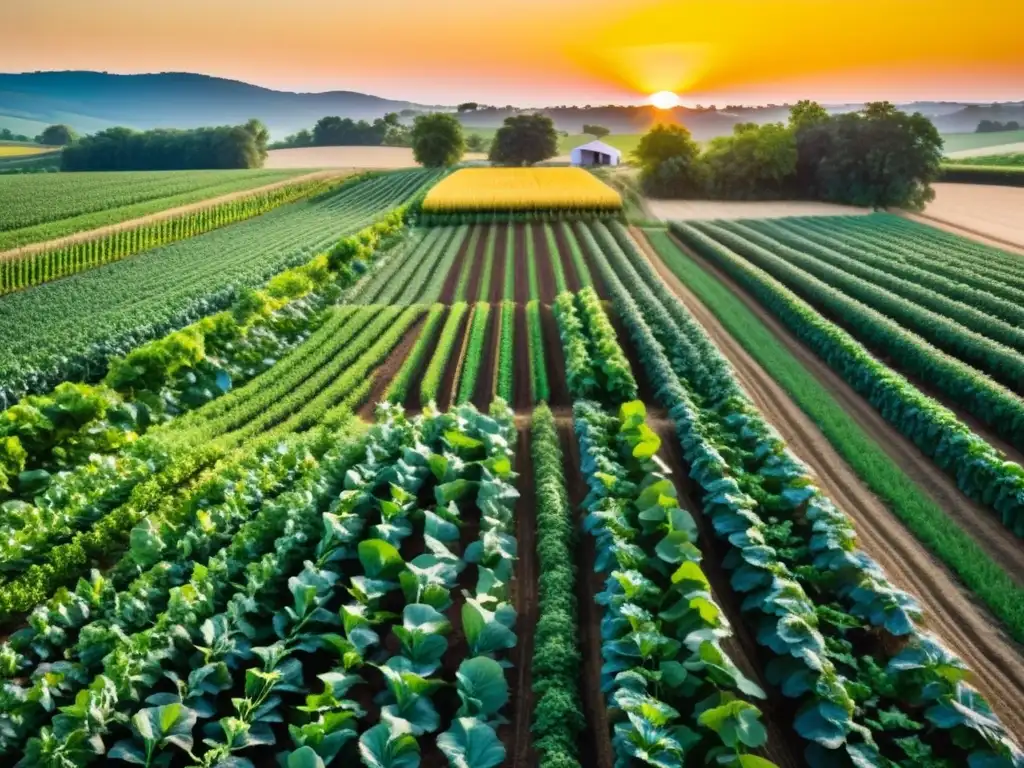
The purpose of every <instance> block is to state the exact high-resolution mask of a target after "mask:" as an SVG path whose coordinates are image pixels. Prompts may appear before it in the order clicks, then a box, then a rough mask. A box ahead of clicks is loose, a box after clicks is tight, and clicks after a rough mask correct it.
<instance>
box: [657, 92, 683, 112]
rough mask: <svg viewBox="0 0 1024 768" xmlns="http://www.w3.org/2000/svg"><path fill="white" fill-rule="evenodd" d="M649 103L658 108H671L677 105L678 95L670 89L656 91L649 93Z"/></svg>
mask: <svg viewBox="0 0 1024 768" xmlns="http://www.w3.org/2000/svg"><path fill="white" fill-rule="evenodd" d="M651 104H653V105H654V106H656V107H657V108H658V109H673V108H675V107H678V106H679V97H678V96H676V95H675V94H674V93H672V91H658V92H657V93H652V94H651Z"/></svg>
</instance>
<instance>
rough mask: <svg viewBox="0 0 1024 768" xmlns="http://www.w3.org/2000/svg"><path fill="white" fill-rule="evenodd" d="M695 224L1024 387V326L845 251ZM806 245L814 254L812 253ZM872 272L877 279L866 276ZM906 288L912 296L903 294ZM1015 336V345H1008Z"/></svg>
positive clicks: (737, 227) (738, 227) (735, 227)
mask: <svg viewBox="0 0 1024 768" xmlns="http://www.w3.org/2000/svg"><path fill="white" fill-rule="evenodd" d="M693 226H694V227H695V228H697V229H699V230H701V231H702V232H705V233H707V234H709V235H711V236H712V237H715V238H723V239H724V238H727V240H726V241H727V242H728V244H729V245H730V247H731V248H733V250H736V251H737V252H739V253H741V254H743V253H745V252H746V249H748V248H751V247H758V248H760V249H763V250H764V251H767V252H769V253H771V254H772V255H774V256H775V257H777V258H779V259H782V260H783V261H785V262H786V263H787V264H788V265H789V266H790V267H791V268H793V269H797V270H800V271H801V272H804V273H806V274H809V275H812V276H814V277H816V278H817V279H819V280H821V281H822V282H824V283H826V284H828V285H830V286H831V287H833V288H835V289H836V290H838V291H841V292H842V293H843V294H844V295H846V296H848V297H850V298H851V299H854V300H856V301H860V302H863V303H864V304H866V305H867V306H869V307H871V308H873V309H875V310H877V311H879V312H881V313H883V314H885V315H886V316H887V317H890V318H892V319H893V320H895V321H896V322H898V323H899V324H900V325H902V326H903V327H904V328H906V329H907V330H909V331H912V332H915V333H917V334H919V335H920V336H921V337H922V338H924V339H925V340H927V341H929V342H931V343H932V344H934V345H935V346H937V347H939V348H940V349H943V350H944V351H946V352H948V353H949V354H951V355H954V356H956V357H958V358H959V359H960V360H962V361H964V362H965V363H967V364H968V365H973V366H974V367H975V368H978V369H979V370H981V371H984V372H987V373H989V374H990V375H991V376H992V377H993V378H995V379H998V380H1000V381H1002V383H1003V384H1005V385H1007V386H1009V387H1011V388H1013V389H1015V390H1024V357H1022V356H1021V355H1020V353H1019V351H1018V349H1021V348H1024V331H1021V330H1019V329H1017V328H1014V327H1013V326H1010V325H1008V324H1006V323H1004V322H1003V321H1001V320H998V319H996V318H993V317H989V316H988V315H985V314H984V313H983V312H979V311H977V310H975V309H973V308H971V307H966V306H964V305H962V304H960V303H959V302H955V301H951V300H949V299H946V298H945V297H942V296H940V295H939V294H936V293H935V292H934V291H931V290H929V289H927V288H922V287H920V286H917V285H914V284H912V283H909V282H907V281H905V280H901V279H899V278H895V277H892V276H890V275H889V274H888V273H884V272H880V271H879V270H876V269H874V268H873V267H867V266H863V265H859V263H858V262H856V261H853V260H851V259H848V258H847V257H845V256H841V255H838V254H837V255H836V256H834V257H831V258H826V255H825V252H824V251H823V250H821V249H815V248H813V246H811V247H802V248H801V249H800V250H797V249H795V248H791V247H789V246H787V245H783V244H781V243H779V242H778V241H777V240H775V239H773V238H771V237H766V236H764V235H762V234H760V233H759V232H756V231H754V230H752V229H750V228H749V227H746V226H744V225H743V224H739V223H734V222H721V223H715V224H709V223H704V222H697V223H695V224H694V225H693ZM806 251H811V252H813V253H814V255H813V256H812V255H807V253H806ZM869 273H870V275H871V278H872V279H873V280H874V281H875V282H874V283H872V282H869V280H868V279H866V276H867V275H868V274H869ZM858 275H861V276H860V277H858ZM876 283H877V284H876ZM903 294H906V295H908V296H909V297H910V298H909V299H904V298H901V295H903ZM928 306H931V307H933V308H934V310H932V309H928V308H927V307H928ZM940 307H941V309H940ZM983 333H985V334H987V336H986V335H982V334H983ZM997 338H998V341H996V340H995V339H997ZM1011 342H1012V344H1013V346H1007V344H1008V343H1011Z"/></svg>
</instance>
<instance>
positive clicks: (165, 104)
mask: <svg viewBox="0 0 1024 768" xmlns="http://www.w3.org/2000/svg"><path fill="white" fill-rule="evenodd" d="M862 106H863V105H862V104H841V105H839V104H834V105H828V109H829V111H831V112H845V111H850V110H855V109H860V108H861V107H862ZM899 106H900V108H901V109H905V110H908V111H920V112H922V113H923V114H925V115H927V116H928V117H929V118H931V119H932V121H933V122H934V123H935V125H936V127H937V128H938V129H939V131H940V132H941V133H970V132H972V131H974V129H975V128H976V127H977V125H978V123H979V122H980V121H981V120H985V119H988V120H1000V121H1006V120H1019V121H1021V122H1024V103H1014V104H994V105H970V104H963V103H957V102H934V101H931V102H913V103H906V104H900V105H899ZM435 108H436V109H452V107H431V106H426V105H420V104H415V103H411V102H407V101H395V100H392V99H384V98H380V97H379V96H372V95H369V94H365V93H355V92H353V91H328V92H326V93H292V92H289V91H275V90H272V89H270V88H262V87H260V86H256V85H251V84H249V83H243V82H240V81H238V80H227V79H224V78H220V77H210V76H208V75H197V74H190V73H183V72H165V73H161V74H150V75H112V74H107V73H105V72H28V73H22V74H0V127H6V128H10V129H11V130H12V131H14V132H15V133H23V134H26V135H35V134H36V133H38V132H39V131H41V130H42V128H43V127H45V126H46V125H49V124H52V123H58V122H60V123H68V124H69V125H71V126H72V127H73V128H75V129H76V130H77V131H79V132H80V133H93V132H95V131H97V130H101V129H103V128H108V127H110V126H113V125H124V126H128V127H130V128H140V129H141V128H170V127H174V128H192V127H196V126H200V125H225V124H238V123H242V122H244V121H246V120H248V119H249V118H251V117H257V118H259V119H260V120H262V121H263V122H264V123H266V124H267V126H268V127H269V128H270V130H271V133H272V134H273V136H274V138H275V139H280V138H283V137H284V135H285V134H288V133H294V132H295V131H297V130H300V129H302V128H311V127H312V126H313V124H314V123H315V122H316V121H317V120H319V119H320V118H321V117H324V116H325V115H339V116H341V117H350V118H353V119H356V120H360V119H362V120H373V119H374V118H377V117H381V116H382V115H384V114H385V113H386V112H401V111H402V110H420V111H428V110H431V109H435ZM519 111H529V112H533V111H541V112H543V113H544V114H547V115H549V116H550V117H551V118H552V119H554V121H555V125H556V126H557V127H558V129H559V130H562V131H568V132H569V133H579V132H580V131H581V130H582V128H583V125H584V124H586V123H591V124H594V123H596V124H598V125H603V126H605V127H607V128H610V129H611V130H612V131H613V132H615V133H630V134H631V133H638V132H642V131H645V130H646V129H647V128H649V127H650V126H651V125H652V124H653V123H654V122H656V121H666V120H668V121H674V122H680V123H683V124H684V125H686V126H687V127H688V128H689V129H690V131H691V132H692V133H693V134H694V136H695V137H696V138H697V139H698V140H706V139H710V138H713V137H715V136H721V135H724V134H727V133H730V132H731V131H732V126H733V125H735V124H736V123H738V122H756V123H766V122H773V121H780V120H785V119H786V117H787V115H788V107H787V106H786V105H774V104H773V105H769V106H763V107H738V108H729V109H714V108H708V109H690V108H686V107H679V108H677V109H675V110H672V111H671V112H669V113H664V112H658V111H656V110H655V109H654V108H653V107H619V106H595V107H565V106H562V107H548V108H545V109H542V110H517V109H515V108H511V107H491V108H485V109H480V110H477V111H476V112H472V113H466V114H464V115H461V116H460V117H461V119H462V121H463V123H464V124H465V125H466V126H467V127H473V128H497V127H498V126H500V125H501V123H502V121H503V120H504V119H505V117H507V116H509V115H511V114H516V113H517V112H519Z"/></svg>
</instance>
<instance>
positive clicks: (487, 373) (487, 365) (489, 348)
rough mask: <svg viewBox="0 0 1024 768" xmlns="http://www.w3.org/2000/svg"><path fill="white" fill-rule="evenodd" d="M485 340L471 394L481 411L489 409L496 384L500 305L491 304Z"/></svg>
mask: <svg viewBox="0 0 1024 768" xmlns="http://www.w3.org/2000/svg"><path fill="white" fill-rule="evenodd" d="M485 338H486V339H487V341H486V342H485V343H484V357H483V359H482V360H481V361H480V373H479V375H478V376H477V379H476V390H475V391H474V392H473V404H474V405H476V407H477V408H479V409H480V410H481V411H486V410H487V408H488V407H490V405H491V401H492V400H493V399H494V391H495V387H496V383H497V382H496V378H497V376H498V354H499V352H500V349H501V305H500V304H491V313H490V315H489V316H488V318H487V333H486V334H485Z"/></svg>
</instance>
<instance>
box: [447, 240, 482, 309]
mask: <svg viewBox="0 0 1024 768" xmlns="http://www.w3.org/2000/svg"><path fill="white" fill-rule="evenodd" d="M481 231H482V228H481V227H473V230H472V233H471V234H470V236H469V242H468V243H467V244H466V250H465V252H464V253H463V256H462V265H461V266H460V267H459V277H458V282H457V283H456V284H455V294H454V296H455V298H454V301H469V300H470V298H471V297H470V296H469V278H470V275H471V274H472V272H473V264H474V263H475V261H476V252H477V245H478V244H479V243H480V233H481Z"/></svg>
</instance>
